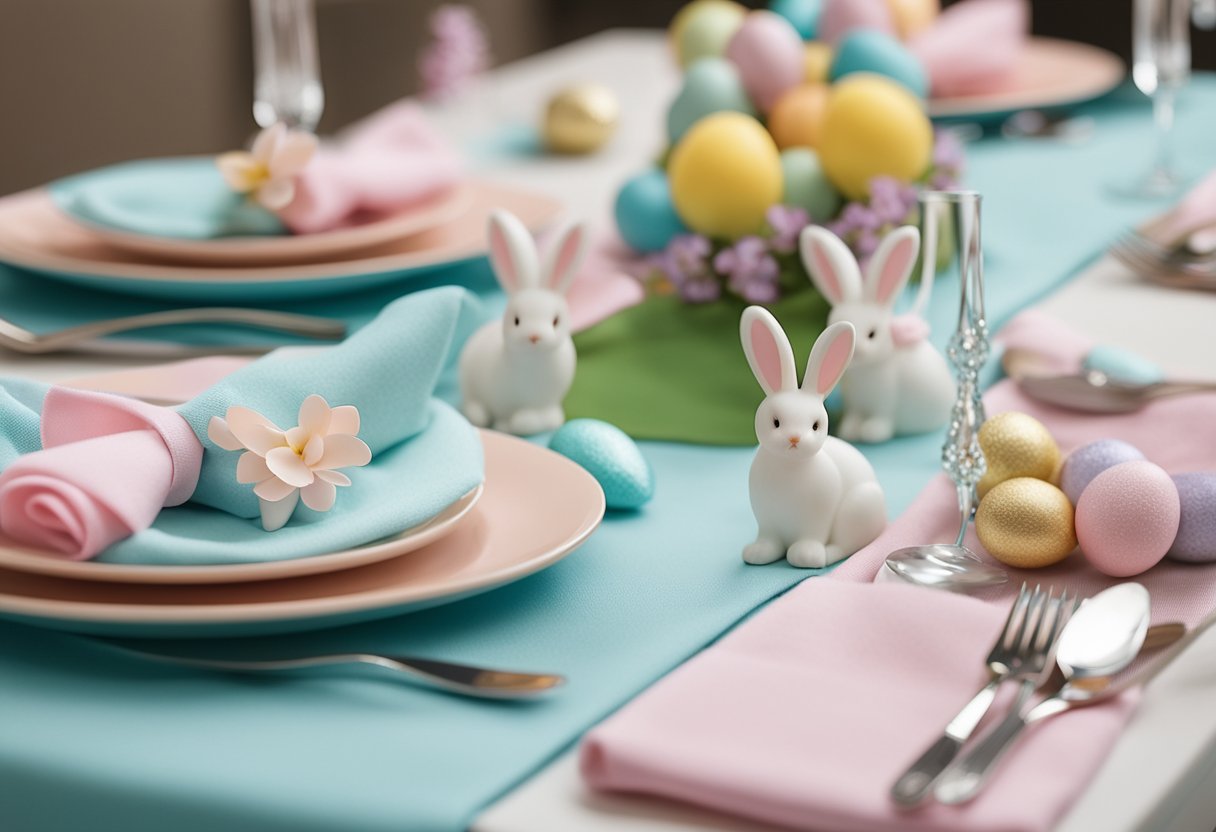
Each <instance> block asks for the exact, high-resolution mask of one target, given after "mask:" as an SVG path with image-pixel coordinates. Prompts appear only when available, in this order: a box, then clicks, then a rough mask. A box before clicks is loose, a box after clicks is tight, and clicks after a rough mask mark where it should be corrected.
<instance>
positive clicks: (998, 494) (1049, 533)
mask: <svg viewBox="0 0 1216 832" xmlns="http://www.w3.org/2000/svg"><path fill="white" fill-rule="evenodd" d="M975 531H976V534H978V535H979V538H980V543H982V544H984V548H985V549H987V550H988V554H990V555H992V556H993V557H994V558H996V559H997V560H999V561H1000V562H1001V563H1006V564H1008V565H1010V566H1014V567H1017V568H1019V569H1038V568H1040V567H1043V566H1051V565H1052V564H1053V563H1059V562H1060V561H1062V560H1064V558H1066V557H1068V555H1069V553H1070V552H1072V550H1073V549H1075V548H1077V533H1076V529H1075V527H1074V526H1073V511H1072V503H1071V502H1070V501H1069V499H1068V497H1067V496H1066V495H1065V494H1064V492H1063V491H1061V490H1060V489H1058V488H1056V487H1055V486H1054V485H1052V484H1051V483H1049V482H1044V481H1043V480H1039V479H1035V478H1034V477H1014V478H1013V479H1010V480H1005V481H1004V482H1002V483H999V484H998V485H996V486H995V487H993V489H992V490H991V491H989V492H988V494H987V495H986V496H985V497H984V498H983V499H982V500H980V507H979V509H978V510H977V511H976V512H975Z"/></svg>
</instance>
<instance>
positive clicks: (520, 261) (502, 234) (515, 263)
mask: <svg viewBox="0 0 1216 832" xmlns="http://www.w3.org/2000/svg"><path fill="white" fill-rule="evenodd" d="M489 238H490V262H491V263H493V264H494V274H495V275H496V276H497V277H498V282H499V283H500V284H501V285H502V288H503V289H505V290H506V291H507V293H508V294H510V293H511V292H517V291H519V290H520V289H528V288H532V287H535V286H537V285H538V283H539V281H538V279H537V273H538V271H539V270H540V264H539V263H538V262H537V258H536V245H535V244H534V243H533V242H532V235H531V234H529V233H528V229H527V228H525V227H524V224H523V223H522V222H520V221H519V218H518V217H516V216H515V215H514V214H510V213H507V212H506V211H494V212H493V213H492V214H490V225H489Z"/></svg>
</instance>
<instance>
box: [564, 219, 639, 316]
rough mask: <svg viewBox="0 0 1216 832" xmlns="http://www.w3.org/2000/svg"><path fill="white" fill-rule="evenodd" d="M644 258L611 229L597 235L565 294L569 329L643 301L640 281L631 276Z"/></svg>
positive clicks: (637, 269)
mask: <svg viewBox="0 0 1216 832" xmlns="http://www.w3.org/2000/svg"><path fill="white" fill-rule="evenodd" d="M644 259H645V258H643V257H641V256H639V255H638V254H637V253H636V252H635V251H633V250H632V249H630V248H629V247H628V246H626V245H625V243H624V242H623V241H622V240H621V238H620V237H618V236H617V235H616V234H615V233H614V232H605V233H604V234H602V235H601V236H600V237H598V238H597V239H596V240H595V241H594V242H593V243H592V245H591V248H590V250H589V251H588V252H587V258H586V259H585V260H584V261H583V265H582V268H581V269H580V270H579V273H578V277H577V278H575V281H574V283H572V284H571V286H570V290H569V291H568V292H567V293H566V300H567V302H568V303H569V304H570V327H571V329H573V330H574V331H575V332H582V331H583V330H584V329H587V328H589V327H592V326H595V325H596V324H598V323H599V322H600V321H602V320H604V319H605V318H609V317H611V316H612V315H615V314H616V313H617V312H620V311H621V310H622V309H627V308H629V307H630V306H636V305H638V304H639V303H641V302H642V301H643V300H645V299H646V292H645V290H644V289H643V288H642V284H641V283H640V282H639V281H638V280H637V278H635V277H632V274H634V273H636V272H637V271H639V270H640V268H641V266H642V264H643V261H644Z"/></svg>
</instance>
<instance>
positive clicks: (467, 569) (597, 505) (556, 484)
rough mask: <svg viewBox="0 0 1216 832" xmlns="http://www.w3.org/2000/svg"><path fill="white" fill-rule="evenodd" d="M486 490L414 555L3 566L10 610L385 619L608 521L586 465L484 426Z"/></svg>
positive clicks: (196, 630)
mask: <svg viewBox="0 0 1216 832" xmlns="http://www.w3.org/2000/svg"><path fill="white" fill-rule="evenodd" d="M482 439H483V442H484V444H485V452H486V481H485V494H484V496H483V497H482V499H481V500H479V501H478V503H477V505H475V506H474V507H473V509H472V510H471V511H470V512H469V514H468V517H466V518H465V519H464V520H463V521H462V522H460V523H459V524H458V525H457V526H456V528H455V530H454V531H453V532H452V533H451V534H449V535H446V536H445V537H443V538H442V539H440V540H438V541H436V542H435V543H432V544H431V545H429V546H425V547H423V548H421V549H418V550H416V551H414V552H412V553H410V554H409V555H407V556H404V557H398V558H393V559H390V560H385V561H381V562H379V563H374V564H369V565H367V566H361V567H358V568H355V569H346V570H343V571H340V572H332V573H329V574H326V575H310V576H304V577H298V578H284V579H282V580H278V581H258V582H250V583H240V584H217V585H214V586H154V585H150V584H114V583H100V582H92V581H73V580H67V579H63V578H52V577H48V576H44V575H31V574H27V573H24V572H17V571H13V570H9V569H3V568H0V615H3V616H4V617H7V618H13V619H17V620H21V621H25V622H27V623H31V624H37V625H40V626H45V627H51V628H55V629H61V630H70V631H74V632H84V633H95V634H107V635H131V636H135V635H138V636H143V637H180V636H220V635H255V634H267V633H275V632H294V631H302V630H313V629H320V628H323V627H332V626H337V625H339V624H350V623H354V622H356V621H366V620H370V619H375V618H385V617H388V616H391V615H398V614H401V613H404V612H411V611H414V610H418V609H422V608H424V607H429V606H435V605H438V604H442V603H447V602H450V601H454V600H456V599H459V598H465V597H468V596H470V595H474V594H477V593H479V592H484V591H486V590H488V589H492V588H494V587H498V586H501V585H503V584H506V583H509V582H511V581H514V580H518V579H519V578H523V577H525V576H527V575H531V574H532V573H534V572H537V571H539V570H541V569H544V568H545V567H548V566H552V565H553V564H554V563H556V562H557V561H559V560H561V559H562V558H564V557H565V556H566V555H568V554H570V553H571V552H572V551H574V550H575V549H576V548H578V546H579V545H580V544H582V543H583V541H585V540H586V539H587V537H588V536H589V535H590V534H591V533H592V532H593V531H594V530H595V528H596V527H597V526H598V525H599V523H600V520H601V519H602V518H603V515H604V492H603V491H602V490H601V489H600V486H599V483H597V482H596V481H595V479H594V478H593V477H592V476H591V475H590V474H588V473H587V472H586V471H584V470H583V469H582V468H580V467H579V466H578V465H576V464H575V463H573V462H571V461H570V460H568V459H566V458H565V457H563V456H560V455H558V454H556V453H554V452H553V451H550V450H548V449H546V448H541V447H539V446H536V445H533V444H531V443H529V442H525V441H524V440H522V439H516V438H515V437H512V436H505V435H503V434H498V433H493V432H488V431H487V432H483V434H482Z"/></svg>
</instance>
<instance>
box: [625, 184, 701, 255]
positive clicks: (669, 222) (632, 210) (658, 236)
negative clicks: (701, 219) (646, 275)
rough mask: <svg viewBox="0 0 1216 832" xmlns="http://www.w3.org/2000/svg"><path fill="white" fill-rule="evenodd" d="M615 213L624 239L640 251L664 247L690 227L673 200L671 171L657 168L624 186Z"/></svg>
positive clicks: (658, 249) (631, 246) (657, 249)
mask: <svg viewBox="0 0 1216 832" xmlns="http://www.w3.org/2000/svg"><path fill="white" fill-rule="evenodd" d="M613 213H614V215H615V216H616V227H617V230H618V231H620V233H621V239H623V240H624V241H625V242H626V243H628V244H629V246H630V248H633V249H635V250H637V251H642V252H646V251H661V250H662V249H664V248H666V247H667V244H668V243H669V242H670V241H671V238H672V237H675V236H676V235H678V234H683V233H685V232H686V231H687V230H688V229H687V228H685V227H684V223H683V222H682V221H681V220H680V217H679V215H678V214H677V213H676V208H675V205H673V204H672V201H671V187H670V186H669V185H668V183H667V174H665V173H663V171H661V170H657V169H656V170H648V171H646V172H645V173H640V174H638V175H637V176H635V177H633V178H632V179H630V180H629V181H628V182H626V183H625V184H624V185H623V186H621V190H620V191H618V192H617V195H616V204H615V205H614V207H613Z"/></svg>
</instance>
